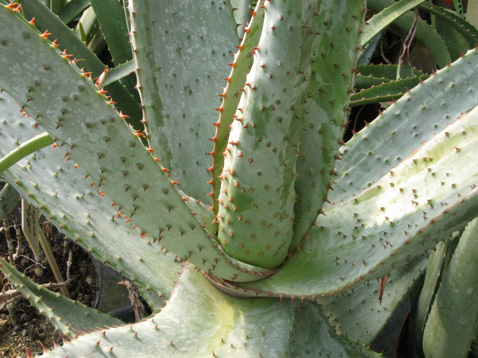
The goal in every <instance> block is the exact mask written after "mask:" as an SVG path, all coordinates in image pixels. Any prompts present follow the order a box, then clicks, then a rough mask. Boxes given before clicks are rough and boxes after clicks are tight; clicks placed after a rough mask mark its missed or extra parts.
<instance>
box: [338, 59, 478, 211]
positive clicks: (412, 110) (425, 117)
mask: <svg viewBox="0 0 478 358" xmlns="http://www.w3.org/2000/svg"><path fill="white" fill-rule="evenodd" d="M477 81H478V52H477V51H472V52H469V53H468V54H467V55H465V56H464V57H463V58H461V59H459V60H458V61H456V62H455V63H454V64H453V66H449V67H447V68H445V69H443V70H441V71H439V72H438V73H437V74H435V75H433V76H431V77H430V78H429V79H428V80H426V81H425V82H424V83H423V84H421V85H419V86H417V87H415V88H414V89H412V90H411V91H410V92H408V93H407V94H406V95H405V96H403V97H402V98H401V99H400V100H399V101H397V103H395V104H394V105H393V106H391V107H390V108H389V109H388V110H387V111H385V112H384V113H383V114H382V115H381V116H380V117H378V118H377V119H375V120H374V121H373V123H372V124H371V125H369V126H368V127H366V128H364V129H363V130H362V131H361V132H360V133H358V134H356V135H355V136H354V138H352V139H351V140H350V141H349V142H348V143H347V144H346V145H345V146H343V147H342V149H341V151H342V153H343V154H342V156H341V160H339V161H338V162H337V167H336V171H337V178H335V182H336V184H335V185H334V187H333V188H334V190H333V191H330V192H329V200H330V201H331V202H332V203H339V202H341V201H345V200H350V199H351V198H352V197H353V196H354V195H358V194H359V193H360V192H361V191H362V190H364V189H365V188H367V187H370V186H371V185H372V184H373V183H374V182H375V181H378V180H380V178H381V177H382V176H383V175H384V174H386V173H387V172H388V171H390V170H391V169H392V168H393V167H397V166H398V165H400V164H401V163H402V161H403V160H404V159H406V158H408V157H410V156H411V155H412V154H413V152H414V151H415V150H417V149H418V148H420V147H421V146H422V145H423V142H424V141H429V140H431V139H432V138H433V133H436V132H439V131H442V130H443V129H445V128H446V127H447V125H448V124H449V123H452V122H454V121H455V119H456V118H457V117H459V116H460V114H461V113H466V112H469V111H470V110H471V109H472V108H474V107H475V106H476V105H477V104H478V97H477V95H476V82H477ZM392 148H393V151H391V149H392Z"/></svg>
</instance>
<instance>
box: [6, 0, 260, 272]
mask: <svg viewBox="0 0 478 358" xmlns="http://www.w3.org/2000/svg"><path fill="white" fill-rule="evenodd" d="M0 20H1V21H2V22H3V23H5V24H6V27H7V28H8V29H9V30H8V31H6V32H2V33H1V34H0V45H1V46H2V49H4V50H5V51H2V52H1V54H0V64H1V66H0V81H1V82H0V86H2V87H3V88H4V89H5V90H6V92H8V93H9V94H10V95H11V96H12V98H14V99H15V100H16V101H17V102H18V103H20V104H21V105H20V106H21V108H22V111H25V112H27V113H28V114H29V115H31V116H32V117H33V118H35V120H36V121H37V122H38V123H40V124H41V125H42V126H43V127H44V128H45V129H46V130H47V131H48V132H49V133H50V135H51V136H52V137H54V138H59V139H58V141H57V142H58V143H57V144H58V145H59V146H61V147H62V149H61V150H62V151H64V153H65V155H66V156H67V157H69V158H72V159H73V160H74V161H76V162H77V164H78V165H79V166H80V167H81V168H82V169H83V170H84V171H85V172H86V173H87V175H88V176H89V177H90V179H91V183H92V184H91V186H92V187H95V188H97V190H98V194H99V195H102V194H103V193H106V194H107V195H108V196H109V198H110V200H112V201H114V204H115V205H116V206H117V208H118V210H117V211H118V215H119V216H123V217H125V219H130V220H131V221H132V222H133V223H134V224H135V225H137V226H138V227H139V228H140V229H141V232H142V233H141V236H146V235H148V237H149V238H150V239H154V240H153V241H155V240H159V241H161V244H162V245H163V246H164V247H166V249H167V250H170V251H173V252H174V253H175V254H177V255H178V256H179V257H180V258H181V259H183V260H185V259H187V260H189V261H191V262H192V263H194V264H195V265H196V266H197V267H200V268H201V269H203V270H205V271H207V272H211V273H212V272H214V274H215V275H217V276H219V277H224V278H227V279H232V280H234V279H237V280H240V281H244V280H246V281H247V280H250V279H255V277H254V276H252V275H251V274H250V273H252V274H266V273H267V272H266V271H267V270H263V269H259V268H255V267H251V266H250V265H245V264H244V265H243V264H241V263H240V262H236V261H234V260H232V259H230V258H228V257H227V256H226V255H225V254H224V253H223V252H222V250H221V249H220V248H219V247H218V245H217V243H216V242H215V239H214V238H213V237H212V236H211V233H209V232H207V230H206V229H205V228H204V227H205V225H203V223H201V222H200V221H198V220H197V219H196V218H195V213H193V212H191V211H190V210H189V208H188V206H187V204H186V203H185V202H184V200H183V197H182V196H181V195H180V193H179V192H178V191H177V189H176V188H175V186H174V184H175V182H173V181H171V180H170V179H169V178H168V176H167V174H166V173H165V172H164V170H163V168H162V167H161V166H160V165H158V162H157V161H156V159H155V158H154V157H153V156H152V155H151V153H150V149H149V148H145V147H144V146H143V145H142V142H141V141H140V140H139V139H138V138H137V137H136V135H135V134H134V133H133V131H132V130H131V129H130V128H129V126H128V125H127V124H126V123H125V122H124V120H123V116H122V115H121V114H120V113H118V112H117V111H116V110H115V108H114V106H113V104H114V103H113V102H106V101H105V98H104V95H103V93H102V91H99V90H97V89H96V87H95V86H94V85H93V83H92V82H91V81H90V80H89V79H88V78H87V76H86V74H84V73H81V72H80V71H79V70H78V69H77V68H76V67H75V66H72V65H71V64H70V63H69V62H68V57H67V56H66V55H61V56H60V55H59V53H58V51H57V50H56V49H55V48H54V46H53V45H50V44H49V43H48V42H47V41H46V40H45V39H44V38H43V37H42V35H40V34H39V33H38V32H37V31H36V29H35V28H34V27H33V26H31V25H30V24H28V23H27V22H26V21H24V20H23V19H21V17H20V16H19V15H18V14H16V13H15V12H14V11H12V10H11V9H9V8H6V7H4V6H0ZM21 44H24V45H21ZM33 52H34V55H32V53H33ZM32 56H34V58H32ZM19 73H21V74H22V75H21V76H18V75H17V74H19ZM38 73H41V79H40V78H39V74H38ZM46 94H48V95H46ZM91 143H94V145H91ZM158 218H161V222H158ZM212 234H214V233H212ZM152 243H153V242H151V244H152ZM251 271H252V272H251Z"/></svg>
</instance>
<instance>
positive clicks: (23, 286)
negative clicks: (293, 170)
mask: <svg viewBox="0 0 478 358" xmlns="http://www.w3.org/2000/svg"><path fill="white" fill-rule="evenodd" d="M0 270H1V271H2V272H3V274H4V275H5V278H6V279H7V280H9V281H10V282H12V283H13V284H14V285H15V288H16V289H17V290H18V291H19V292H21V293H22V295H23V296H25V297H26V298H27V299H28V300H29V301H30V303H31V304H32V306H33V307H35V308H36V309H38V311H39V312H40V314H41V315H43V316H45V317H46V318H47V319H48V320H49V321H50V322H51V323H52V324H53V325H54V326H55V327H56V329H58V330H59V331H60V332H61V333H63V334H65V335H68V336H70V337H74V336H76V335H77V334H79V333H83V332H90V331H92V330H97V329H106V328H109V327H114V326H119V325H123V324H124V323H123V321H121V320H119V319H117V318H113V317H111V316H109V315H107V314H104V313H102V312H99V311H97V310H95V309H93V308H90V307H87V306H85V305H83V304H82V303H80V302H77V301H74V300H71V299H69V298H66V297H65V296H63V295H61V294H59V293H54V292H52V291H50V290H48V289H46V288H45V287H42V286H39V285H37V284H36V283H35V282H33V281H32V280H31V279H29V278H28V277H27V276H25V275H23V274H22V273H20V272H18V271H17V270H16V269H15V268H14V267H13V266H10V264H9V263H8V262H7V261H6V260H5V259H3V258H1V257H0Z"/></svg>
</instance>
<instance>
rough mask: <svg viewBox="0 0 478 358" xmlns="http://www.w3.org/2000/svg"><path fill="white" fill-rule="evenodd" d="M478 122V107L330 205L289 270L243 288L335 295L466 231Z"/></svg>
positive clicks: (472, 212)
mask: <svg viewBox="0 0 478 358" xmlns="http://www.w3.org/2000/svg"><path fill="white" fill-rule="evenodd" d="M411 105H413V103H412V104H411ZM390 108H391V107H390ZM477 125H478V107H475V109H473V111H471V112H470V113H468V114H465V115H463V116H462V117H461V118H460V119H459V120H457V121H456V122H455V123H453V124H450V125H449V126H448V127H447V128H446V129H444V130H443V131H442V132H440V133H437V134H436V135H435V136H434V137H433V139H432V140H430V141H429V142H428V143H426V144H425V145H423V147H422V148H420V150H418V151H417V152H416V153H415V154H414V155H412V156H411V157H410V158H408V159H407V160H405V161H404V162H403V163H402V164H400V165H399V166H397V167H396V168H394V169H393V170H390V172H389V173H388V174H385V175H383V176H382V178H380V180H377V182H376V183H374V184H373V185H372V186H370V188H368V189H366V190H364V191H363V192H361V193H359V194H357V195H356V196H355V197H354V198H352V199H350V200H348V201H345V202H341V203H336V204H334V205H331V206H329V207H327V208H325V209H324V215H320V216H319V217H318V218H317V221H316V227H314V228H312V230H311V231H310V232H309V234H308V239H309V241H305V242H304V243H303V245H302V246H301V247H300V251H298V252H296V253H295V254H294V255H293V256H292V257H291V258H290V259H289V260H288V261H287V262H286V263H285V264H284V265H283V267H282V268H281V270H279V271H278V272H277V273H276V274H274V275H273V276H272V277H270V278H268V279H267V280H264V281H261V282H260V284H259V283H249V284H244V285H240V286H241V288H240V289H243V288H244V289H246V290H247V289H250V290H252V292H251V294H256V293H257V294H261V295H273V296H274V295H281V294H282V295H288V296H292V297H297V296H298V297H316V296H317V297H318V296H320V295H329V294H332V293H334V292H337V291H342V290H346V289H348V288H353V287H354V286H357V285H358V284H359V283H361V282H365V281H367V280H370V279H374V278H380V277H383V276H384V275H387V274H388V273H389V272H390V271H391V270H392V268H393V267H400V266H403V265H404V264H405V263H406V262H408V261H409V260H412V259H413V258H415V257H416V256H418V255H420V254H422V253H423V252H425V251H426V250H428V249H430V248H432V247H434V246H435V245H436V243H437V242H439V241H440V240H443V239H445V238H446V237H448V236H450V235H451V234H452V233H453V232H454V231H457V230H460V229H461V228H463V227H464V225H465V224H466V223H467V222H468V221H469V220H471V219H473V218H474V217H475V216H476V215H477V207H478V196H477V195H476V194H477V192H478V185H477V184H478V183H477V182H476V178H477V177H478V166H470V165H469V164H470V163H475V162H476V157H475V156H474V153H475V151H476V150H477V148H478V136H477V134H478V133H477V131H478V129H477V128H478V126H477ZM471 168H474V169H471Z"/></svg>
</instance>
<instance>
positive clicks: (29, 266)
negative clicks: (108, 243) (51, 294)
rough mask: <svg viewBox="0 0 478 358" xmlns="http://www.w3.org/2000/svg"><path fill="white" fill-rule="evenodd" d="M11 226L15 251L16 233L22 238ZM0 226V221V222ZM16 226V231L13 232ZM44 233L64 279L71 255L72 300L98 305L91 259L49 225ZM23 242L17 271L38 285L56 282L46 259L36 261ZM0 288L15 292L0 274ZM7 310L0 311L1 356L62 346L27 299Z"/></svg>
mask: <svg viewBox="0 0 478 358" xmlns="http://www.w3.org/2000/svg"><path fill="white" fill-rule="evenodd" d="M9 223H10V224H11V225H10V227H9V228H8V229H9V233H10V235H11V237H12V239H13V240H12V241H13V244H14V248H15V249H16V247H17V240H16V236H17V231H18V234H20V235H21V232H20V231H21V229H20V228H19V226H18V225H16V226H15V225H14V221H13V220H10V221H9ZM0 227H1V221H0ZM15 227H17V229H15ZM43 232H44V233H45V234H46V237H47V239H48V241H49V243H50V245H51V248H52V251H53V255H54V256H55V259H56V261H57V264H58V266H59V268H60V271H61V273H62V275H63V278H64V279H66V277H67V262H68V257H69V253H70V252H71V253H72V256H71V257H72V263H71V267H70V279H71V281H70V282H69V284H68V285H67V289H68V291H69V294H70V296H71V298H73V299H75V300H77V301H80V302H82V303H84V304H85V305H88V306H90V307H94V306H95V305H96V304H97V292H98V283H97V282H98V278H97V271H96V268H95V265H94V263H93V261H92V259H91V258H90V256H89V255H88V254H87V253H86V252H85V251H84V250H83V249H81V248H80V247H79V246H77V245H75V244H73V243H72V242H71V241H69V240H68V239H66V238H65V237H64V236H62V235H60V234H59V233H58V232H57V231H56V230H55V229H54V228H52V227H51V226H50V225H48V224H44V225H43ZM23 240H24V245H23V250H24V252H23V254H22V255H21V256H19V257H17V259H15V260H14V265H15V267H16V268H17V270H19V271H20V272H22V273H24V274H26V275H27V276H28V277H30V278H31V279H32V280H34V281H35V282H37V283H38V284H46V283H50V282H56V280H55V278H54V276H53V273H52V271H51V269H50V267H49V265H48V262H47V260H46V258H43V259H41V260H40V261H41V262H36V261H35V259H34V256H33V254H32V252H31V250H30V248H29V247H28V244H27V243H26V240H25V239H23ZM0 255H2V257H4V258H8V248H7V243H6V239H5V229H4V230H2V231H1V232H0ZM0 289H1V290H2V292H5V291H7V290H11V289H14V287H13V286H12V284H10V283H9V282H8V281H6V280H5V278H4V277H3V275H1V274H0ZM12 306H13V307H11V308H10V310H8V309H7V308H6V305H5V307H3V308H2V309H1V310H0V357H1V358H3V357H25V356H26V349H28V350H29V351H30V352H31V353H32V354H35V353H36V354H38V353H41V352H42V351H43V349H42V347H41V344H40V342H41V343H42V344H43V345H45V346H46V347H48V348H51V347H53V346H54V345H55V344H61V343H62V338H61V335H60V333H59V332H58V331H56V330H55V328H54V326H53V325H52V324H51V323H50V322H49V321H48V320H46V319H45V318H44V317H43V316H41V315H40V314H39V313H38V311H37V310H36V309H35V308H34V307H32V306H31V305H30V303H29V301H28V300H26V299H24V298H21V297H20V298H18V299H17V300H16V301H15V302H14V303H13V305H12Z"/></svg>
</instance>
